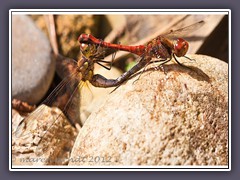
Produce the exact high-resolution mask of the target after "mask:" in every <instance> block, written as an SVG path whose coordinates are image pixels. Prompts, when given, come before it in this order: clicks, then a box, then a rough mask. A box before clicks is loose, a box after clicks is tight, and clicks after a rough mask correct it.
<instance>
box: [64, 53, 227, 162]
mask: <svg viewBox="0 0 240 180" xmlns="http://www.w3.org/2000/svg"><path fill="white" fill-rule="evenodd" d="M190 57H191V58H194V59H195V60H196V62H195V61H189V60H187V59H184V58H181V59H180V60H179V61H180V62H187V63H185V65H188V67H191V70H190V69H188V68H184V67H181V66H179V65H177V64H175V63H173V64H171V63H170V64H167V65H165V71H166V73H167V74H164V73H163V72H162V71H161V70H154V69H151V70H148V71H146V72H144V73H143V74H142V75H141V77H140V79H139V80H137V81H135V80H136V79H137V78H138V76H136V77H135V78H133V79H131V80H129V81H128V82H127V83H126V84H124V85H122V86H121V87H119V88H118V89H117V90H116V91H115V92H113V93H112V94H110V95H109V97H108V98H107V100H106V101H105V103H103V105H102V106H101V107H100V108H99V109H98V110H96V111H95V112H93V113H92V114H91V116H90V117H89V118H88V120H87V121H86V122H85V124H84V126H83V128H82V129H81V131H80V133H79V135H78V137H77V139H76V142H75V145H74V147H73V150H72V154H71V159H70V163H69V165H227V164H228V65H227V64H226V63H224V62H222V61H220V60H218V59H215V58H212V57H208V56H203V55H192V56H190ZM134 81H135V83H133V82H134Z"/></svg>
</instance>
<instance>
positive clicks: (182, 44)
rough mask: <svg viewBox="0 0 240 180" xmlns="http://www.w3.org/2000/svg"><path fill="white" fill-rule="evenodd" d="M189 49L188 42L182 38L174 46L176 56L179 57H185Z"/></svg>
mask: <svg viewBox="0 0 240 180" xmlns="http://www.w3.org/2000/svg"><path fill="white" fill-rule="evenodd" d="M188 48H189V44H188V42H187V41H186V40H184V39H182V38H178V39H177V42H176V44H174V54H176V56H177V57H182V56H185V54H186V53H187V51H188Z"/></svg>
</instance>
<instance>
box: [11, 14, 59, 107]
mask: <svg viewBox="0 0 240 180" xmlns="http://www.w3.org/2000/svg"><path fill="white" fill-rule="evenodd" d="M54 71H55V61H54V60H53V59H52V58H51V47H50V44H49V41H48V39H47V37H46V35H45V34H44V33H43V32H42V31H41V30H39V29H38V28H37V27H36V26H35V24H34V23H33V21H32V20H31V19H30V18H29V17H28V16H25V15H13V16H12V97H13V98H16V99H20V100H22V101H25V102H28V103H30V104H36V103H38V102H39V101H40V100H41V99H42V97H43V96H44V95H45V93H46V92H47V90H48V88H49V86H50V83H51V81H52V78H53V75H54Z"/></svg>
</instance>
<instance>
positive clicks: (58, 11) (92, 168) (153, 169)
mask: <svg viewBox="0 0 240 180" xmlns="http://www.w3.org/2000/svg"><path fill="white" fill-rule="evenodd" d="M14 10H15V9H14ZM14 10H11V22H12V13H14V12H24V13H31V12H36V11H29V10H26V11H25V10H20V11H18V10H16V11H14ZM46 10H47V9H46ZM179 10H180V11H181V9H179ZM206 10H207V11H204V9H203V10H202V11H201V10H200V11H191V10H186V11H183V12H186V13H191V12H206V13H208V12H220V13H224V12H227V13H228V22H231V15H229V11H228V9H223V10H219V11H211V10H208V9H206ZM230 11H231V10H230ZM41 12H53V13H54V12H56V13H61V12H70V13H71V12H73V13H74V12H83V13H86V14H87V13H91V12H99V13H104V12H118V13H121V12H123V13H128V12H136V13H137V12H138V13H139V12H151V13H152V12H161V10H155V9H154V11H151V10H149V11H141V10H139V11H131V9H129V10H123V11H114V10H111V9H109V10H100V9H99V10H97V11H96V10H87V11H81V10H80V9H79V10H76V11H75V10H74V11H62V10H57V9H56V11H52V10H49V11H41V10H39V11H37V13H41ZM165 12H166V13H168V12H170V13H171V12H176V11H173V10H169V11H165ZM9 13H10V10H9ZM230 14H231V12H230ZM228 26H229V27H228V30H230V23H229V24H228ZM11 32H12V26H11ZM228 36H229V39H228V41H230V38H231V37H230V31H229V35H228ZM11 44H12V43H11ZM11 50H12V47H11ZM228 52H229V57H230V54H231V50H230V47H228ZM11 60H12V52H11ZM229 63H231V60H230V59H229ZM228 76H229V77H230V74H229V68H228ZM230 78H231V77H230ZM229 81H230V79H228V91H229V90H230V86H229ZM11 82H12V79H11ZM11 92H12V91H11ZM11 92H10V95H11ZM11 97H12V96H11ZM228 99H230V94H229V93H228ZM228 109H229V110H230V106H229V101H228ZM9 112H10V111H9ZM10 116H11V119H12V115H10ZM228 119H229V121H230V120H231V118H230V114H228ZM229 121H228V139H229V137H230V131H229ZM11 129H12V124H11ZM9 138H10V137H9ZM11 144H12V139H11ZM229 148H230V146H229V140H228V155H229V152H230V151H229ZM10 152H11V154H10V155H11V156H12V149H11V150H10ZM10 152H9V153H10ZM11 159H12V157H11ZM229 162H231V161H230V157H229V156H228V165H227V166H228V167H227V168H220V167H219V168H213V167H211V168H200V167H193V168H191V167H189V168H171V167H164V168H161V167H158V168H152V167H151V168H142V167H141V166H139V167H137V168H124V167H122V168H117V167H115V166H113V168H94V167H89V168H88V167H87V168H86V167H82V168H81V167H79V166H76V167H74V168H72V167H70V168H69V167H68V166H66V167H61V168H58V167H57V166H56V167H48V168H47V166H43V167H32V168H31V167H29V168H13V167H12V161H11V168H10V169H11V170H13V171H14V170H24V169H25V170H29V169H31V170H33V169H35V170H36V169H39V170H40V171H43V170H44V169H45V170H49V171H51V170H53V169H54V170H56V171H57V170H60V169H64V170H66V171H71V170H83V169H84V170H93V171H94V170H99V171H104V170H108V169H111V170H113V171H118V170H119V169H121V170H130V171H131V170H133V171H134V170H148V171H157V170H159V171H164V170H178V171H184V170H189V171H193V170H194V169H199V170H201V171H204V170H210V169H212V170H216V171H221V170H224V169H225V170H226V171H228V170H230V169H229V168H230V165H229ZM121 170H120V171H121Z"/></svg>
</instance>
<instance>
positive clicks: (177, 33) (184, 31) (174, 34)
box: [162, 21, 205, 39]
mask: <svg viewBox="0 0 240 180" xmlns="http://www.w3.org/2000/svg"><path fill="white" fill-rule="evenodd" d="M204 24H205V21H199V22H197V23H195V24H192V25H190V26H186V27H183V28H180V29H177V30H171V31H169V32H167V33H165V34H163V35H162V36H164V37H167V38H169V39H174V38H180V37H184V36H186V35H188V34H189V33H191V32H194V31H196V30H198V29H199V28H201V27H202V26H203V25H204Z"/></svg>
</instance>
